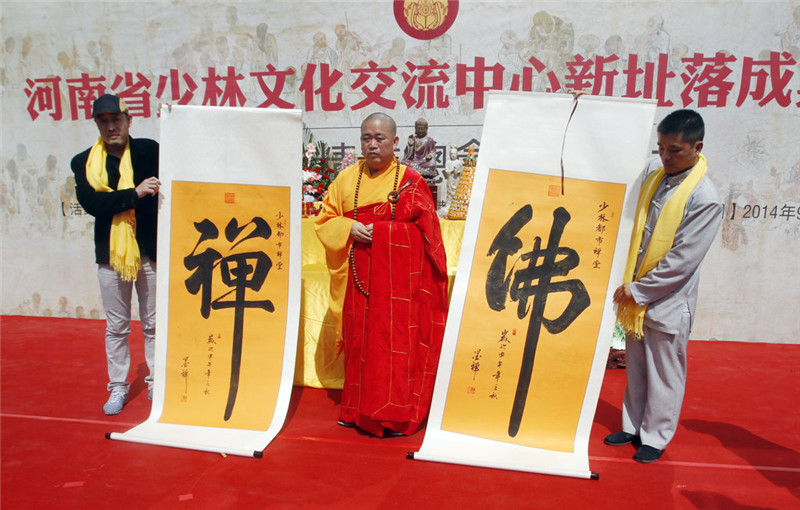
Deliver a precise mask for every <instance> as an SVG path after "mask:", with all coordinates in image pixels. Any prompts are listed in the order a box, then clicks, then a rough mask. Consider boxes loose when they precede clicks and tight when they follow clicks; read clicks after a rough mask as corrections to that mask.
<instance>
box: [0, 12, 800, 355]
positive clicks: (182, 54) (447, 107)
mask: <svg viewBox="0 0 800 510" xmlns="http://www.w3.org/2000/svg"><path fill="white" fill-rule="evenodd" d="M0 8H1V9H2V46H1V47H0V52H2V68H0V98H2V112H3V114H2V128H3V129H2V152H1V153H0V172H1V174H0V177H1V178H0V210H1V211H2V213H1V214H0V222H1V225H2V257H3V258H2V262H3V264H2V265H3V273H2V287H3V288H2V306H1V309H0V312H2V313H4V314H22V315H51V316H63V317H95V318H100V317H102V316H103V311H102V307H101V305H100V299H99V292H98V291H97V283H96V276H95V266H94V259H93V243H92V240H91V235H92V230H91V229H92V221H93V220H92V218H91V217H90V216H88V215H86V213H85V212H84V211H83V210H82V208H81V207H80V205H79V204H78V203H77V200H76V197H75V192H74V182H73V180H72V177H71V171H70V169H69V161H70V159H71V158H72V156H73V155H75V154H77V153H78V152H80V151H82V150H83V149H85V148H87V147H89V146H90V145H91V143H92V142H93V141H94V140H95V138H96V136H97V130H96V128H95V127H94V125H93V123H92V121H91V120H90V119H89V115H90V109H91V102H92V100H93V99H94V98H95V97H97V96H98V95H99V94H101V93H103V92H106V91H110V92H113V93H116V94H119V95H121V96H123V97H125V99H126V102H127V103H128V105H129V107H130V110H131V113H132V115H133V124H132V127H131V133H132V135H133V136H145V137H150V138H155V139H157V138H158V117H157V111H158V108H157V106H158V104H159V103H168V102H169V103H172V104H192V105H211V106H230V107H242V106H247V107H260V108H295V107H296V108H302V109H303V111H304V114H303V118H304V122H305V124H306V126H307V127H308V128H309V129H310V130H311V132H312V133H313V134H314V137H315V139H317V140H323V141H325V142H326V143H327V144H328V145H330V146H331V147H332V151H333V155H334V157H341V156H342V155H344V153H345V151H346V150H347V149H351V148H356V149H357V148H358V144H357V141H358V129H357V127H358V125H359V124H360V121H361V119H363V117H364V116H366V115H367V114H369V113H372V112H374V111H386V112H389V113H391V114H392V115H393V116H394V117H395V118H396V120H397V121H398V125H399V132H398V135H399V136H400V139H401V140H405V139H406V137H407V136H408V135H410V134H412V133H413V131H414V129H413V124H414V121H415V120H416V119H418V118H419V117H424V118H425V119H426V120H427V121H428V122H429V124H430V129H429V135H430V136H431V137H432V138H434V139H435V141H436V147H437V154H436V160H437V167H438V169H439V172H440V174H441V171H442V170H443V169H444V166H445V161H446V158H445V155H446V154H447V147H448V146H450V145H455V146H456V147H457V148H458V151H459V154H460V155H461V156H462V157H463V155H465V154H466V151H467V148H468V146H469V145H470V144H475V145H476V146H479V143H480V140H479V137H480V133H481V126H482V123H483V111H484V107H485V104H486V95H487V93H488V91H490V90H521V91H538V92H542V91H544V92H566V91H570V90H575V89H581V90H587V91H589V92H591V93H592V94H596V95H608V96H620V97H639V98H652V99H656V100H657V101H658V104H659V113H658V114H657V119H660V118H661V117H663V116H664V115H665V114H666V113H667V112H668V111H669V110H671V109H675V108H681V107H687V108H694V109H697V110H698V111H700V113H701V114H702V115H703V116H704V118H705V119H706V122H707V136H706V144H705V154H706V156H707V157H708V160H709V167H710V172H711V178H712V179H713V180H714V181H715V183H716V184H717V185H718V187H719V189H720V191H721V193H722V194H723V199H724V200H725V202H726V217H725V222H724V224H723V228H722V231H721V234H720V236H719V237H718V239H717V241H716V242H715V244H714V246H713V247H712V250H711V252H710V254H709V256H708V257H707V262H706V267H705V269H704V274H703V283H702V286H701V297H700V303H699V307H698V313H697V320H696V323H695V329H694V334H693V337H696V338H715V339H734V340H752V341H779V342H797V341H798V339H797V337H796V335H795V333H796V331H798V330H800V317H799V316H798V315H797V314H795V313H793V307H792V306H786V304H788V303H794V302H796V301H797V299H798V297H800V284H798V283H800V282H798V281H797V279H798V275H797V271H796V270H794V268H796V260H797V257H798V255H800V241H799V239H800V144H797V140H796V138H797V125H798V123H797V119H798V118H799V117H798V115H799V114H800V2H796V1H794V2H790V1H785V2H696V3H692V4H687V3H685V2H659V3H649V2H641V3H638V2H637V3H631V2H614V1H606V2H602V1H601V2H558V3H547V2H530V1H526V2H521V1H506V2H502V3H500V2H478V1H464V0H462V1H444V0H438V1H437V0H428V1H424V0H406V1H405V2H389V1H386V2H358V1H355V2H325V3H322V2H304V1H296V2H286V1H282V2H280V1H279V2H275V1H273V2H270V1H266V2H258V3H243V2H236V3H226V2H217V3H210V2H145V3H129V2H80V3H77V2H76V3H72V2H53V3H48V2H35V3H31V2H4V3H3V4H2V6H1V7H0ZM187 143H192V141H191V140H187ZM401 149H402V144H401ZM301 150H302V148H301V147H298V148H297V151H298V168H297V172H298V179H301V178H302V175H301V169H300V163H299V161H300V151H301ZM478 153H479V149H478ZM730 275H736V278H731V277H730ZM765 316H768V317H770V320H769V321H766V322H760V321H758V320H754V318H757V317H765Z"/></svg>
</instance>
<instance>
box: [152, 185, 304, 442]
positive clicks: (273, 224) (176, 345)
mask: <svg viewBox="0 0 800 510" xmlns="http://www.w3.org/2000/svg"><path fill="white" fill-rule="evenodd" d="M291 210H292V208H291V206H290V190H289V188H288V187H280V186H256V185H237V184H217V183H200V182H181V181H173V184H172V221H171V239H170V245H171V246H170V254H171V258H170V260H169V275H170V281H169V319H168V320H169V326H168V346H167V357H166V364H167V367H166V374H167V375H166V391H165V399H164V410H163V413H162V415H161V418H160V420H159V421H160V422H164V423H177V424H185V425H200V426H209V427H229V428H239V429H249V430H267V428H268V427H269V425H270V422H271V420H272V416H273V414H274V411H275V405H276V401H277V398H278V389H279V386H280V376H281V366H282V361H283V350H284V340H285V325H286V316H287V305H288V298H287V296H288V282H289V270H288V260H289V215H290V211H291Z"/></svg>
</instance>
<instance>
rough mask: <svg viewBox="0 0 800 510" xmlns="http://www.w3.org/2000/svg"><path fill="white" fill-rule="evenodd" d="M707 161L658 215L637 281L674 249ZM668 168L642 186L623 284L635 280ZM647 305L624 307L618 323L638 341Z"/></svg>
mask: <svg viewBox="0 0 800 510" xmlns="http://www.w3.org/2000/svg"><path fill="white" fill-rule="evenodd" d="M706 168H707V167H706V158H705V157H703V155H702V154H701V155H700V158H699V159H698V160H697V163H696V164H695V165H694V167H693V168H692V169H691V170H690V171H689V175H687V176H686V178H685V179H684V180H683V182H682V183H681V184H680V185H679V186H678V189H676V190H675V193H673V195H672V196H671V197H669V200H667V202H666V203H665V204H664V208H663V209H662V210H661V214H659V216H658V220H657V221H656V226H655V228H653V235H652V236H651V237H650V244H649V245H648V246H647V251H646V252H645V254H644V259H643V260H642V265H641V266H640V267H639V271H638V272H637V273H636V278H635V280H636V281H639V280H640V279H641V278H642V277H643V276H644V275H646V274H647V273H649V272H650V271H651V270H652V269H653V268H655V267H656V266H657V265H658V263H659V262H660V261H661V259H663V258H664V256H665V255H666V254H667V252H668V251H669V250H670V249H671V248H672V243H673V242H674V240H675V232H677V230H678V227H679V226H680V224H681V221H682V220H683V213H684V210H685V209H686V201H687V200H688V199H689V195H690V194H691V193H692V190H694V188H695V186H697V183H699V182H700V179H702V178H703V176H704V175H705V174H706ZM664 176H665V172H664V168H663V167H662V168H659V169H658V170H656V171H655V172H653V173H652V174H651V175H650V177H648V178H647V180H646V181H645V182H644V184H643V185H642V191H641V193H639V203H638V204H637V205H636V218H635V219H634V220H633V236H631V245H630V248H629V250H628V261H627V263H626V265H625V274H624V276H623V279H622V282H623V283H630V282H632V281H634V274H633V271H634V269H635V268H636V260H637V258H638V255H639V247H640V246H641V244H642V236H643V235H644V226H645V223H647V211H648V209H649V208H650V201H651V200H652V199H653V195H654V194H655V192H656V190H657V189H658V185H659V184H661V180H662V179H663V178H664ZM646 310H647V305H644V306H639V305H637V304H636V303H635V302H634V301H629V302H627V303H624V304H620V305H619V307H618V309H617V322H618V323H619V324H620V326H622V329H623V330H624V331H625V332H626V333H630V334H633V336H634V337H635V338H642V335H644V328H643V326H644V313H645V311H646Z"/></svg>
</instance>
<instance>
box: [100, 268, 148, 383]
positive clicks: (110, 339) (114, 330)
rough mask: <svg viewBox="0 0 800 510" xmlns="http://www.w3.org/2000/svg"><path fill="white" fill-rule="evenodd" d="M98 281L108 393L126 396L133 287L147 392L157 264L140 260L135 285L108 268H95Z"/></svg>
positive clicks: (129, 358) (129, 360)
mask: <svg viewBox="0 0 800 510" xmlns="http://www.w3.org/2000/svg"><path fill="white" fill-rule="evenodd" d="M97 278H98V280H99V281H100V295H101V297H102V299H103V308H104V309H105V312H106V360H107V362H108V381H109V382H108V391H112V390H115V389H121V390H123V391H125V392H126V393H127V392H128V388H129V387H130V383H129V382H128V380H127V379H128V371H129V369H130V364H131V354H130V349H129V348H128V335H130V332H131V296H132V294H133V287H136V296H137V298H138V299H139V317H140V319H141V321H142V333H143V335H144V358H145V362H146V363H147V369H148V371H149V373H148V374H147V376H146V377H145V379H144V380H145V382H146V383H147V386H148V388H152V387H153V360H154V358H155V346H156V263H155V262H153V261H152V260H150V259H149V258H148V257H142V268H141V269H140V270H139V273H138V274H137V275H136V281H134V282H126V281H125V280H123V279H122V278H121V277H120V276H119V275H118V274H117V272H116V271H114V269H112V268H111V266H110V265H108V264H98V266H97Z"/></svg>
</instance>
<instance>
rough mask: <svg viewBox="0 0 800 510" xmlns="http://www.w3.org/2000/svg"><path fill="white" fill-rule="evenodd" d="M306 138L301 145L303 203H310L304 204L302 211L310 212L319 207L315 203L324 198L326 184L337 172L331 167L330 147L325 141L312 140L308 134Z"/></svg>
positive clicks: (326, 189) (311, 136)
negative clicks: (302, 150) (302, 149)
mask: <svg viewBox="0 0 800 510" xmlns="http://www.w3.org/2000/svg"><path fill="white" fill-rule="evenodd" d="M306 140H307V141H306V143H305V144H304V147H303V148H304V152H303V203H304V204H311V205H310V206H305V205H304V208H303V211H304V214H305V213H307V214H310V213H312V211H317V210H318V209H319V207H318V206H317V203H318V202H322V199H324V198H325V195H327V193H328V186H330V184H331V182H333V180H334V179H335V178H336V176H337V175H338V173H339V172H338V171H337V170H335V169H334V168H333V163H332V161H331V159H330V147H328V145H327V144H326V143H325V142H322V141H317V142H314V137H313V135H310V134H309V135H308V137H307V138H306ZM306 209H308V210H306Z"/></svg>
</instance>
